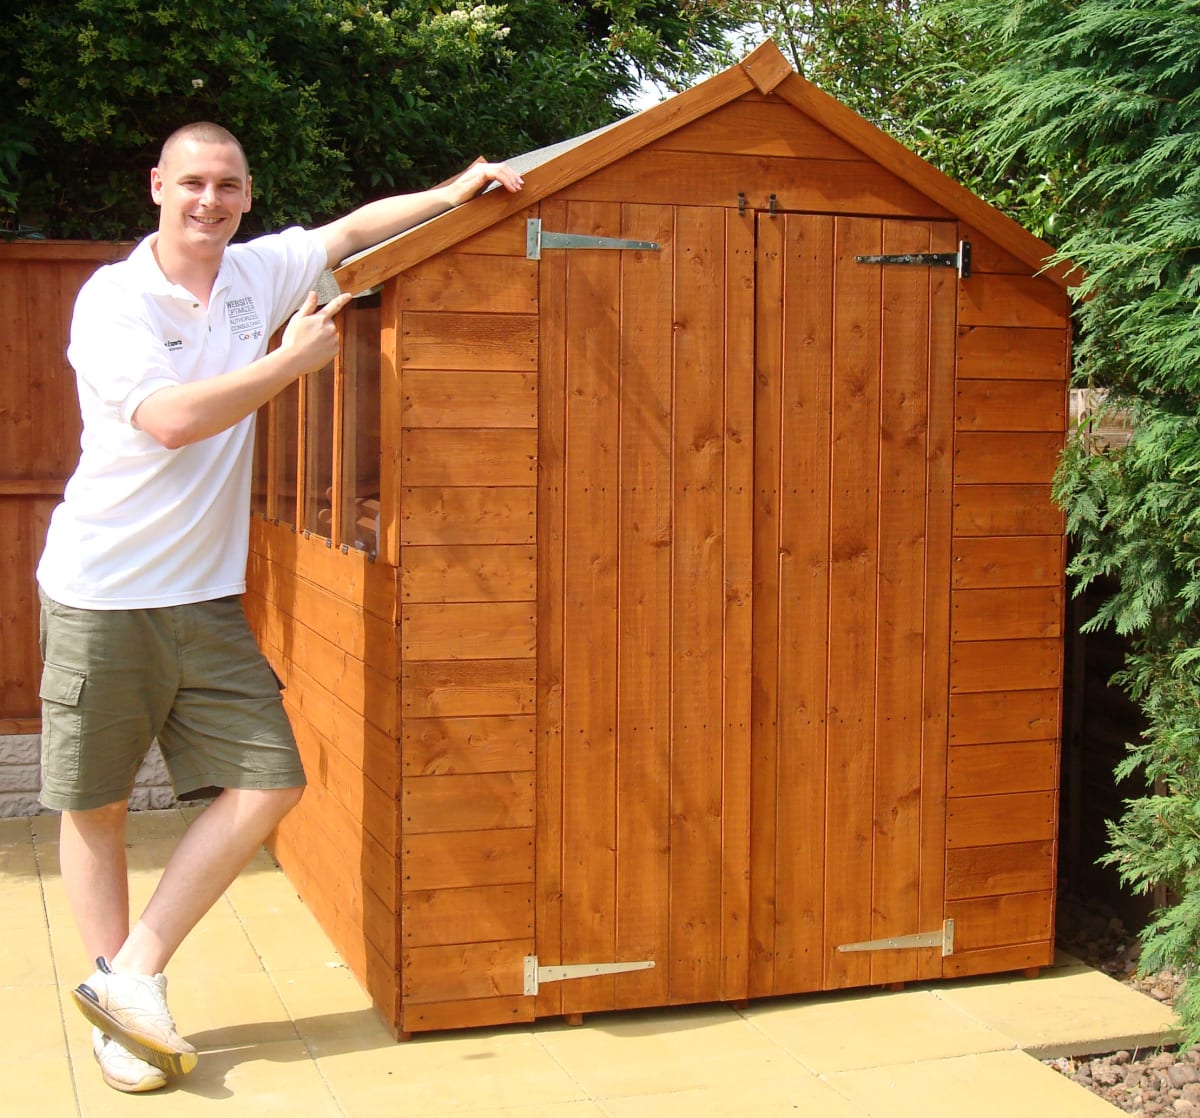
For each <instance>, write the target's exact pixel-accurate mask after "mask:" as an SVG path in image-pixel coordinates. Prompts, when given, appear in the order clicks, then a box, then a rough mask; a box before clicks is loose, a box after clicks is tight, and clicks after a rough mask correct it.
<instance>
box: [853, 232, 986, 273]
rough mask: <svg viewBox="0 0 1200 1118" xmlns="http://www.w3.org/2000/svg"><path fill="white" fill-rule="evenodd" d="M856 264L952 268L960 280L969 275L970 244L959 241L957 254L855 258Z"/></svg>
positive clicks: (909, 254) (912, 253)
mask: <svg viewBox="0 0 1200 1118" xmlns="http://www.w3.org/2000/svg"><path fill="white" fill-rule="evenodd" d="M854 261H855V263H856V264H909V265H912V266H915V267H926V268H954V269H955V270H957V272H958V274H959V276H960V277H961V278H962V279H966V278H967V277H968V276H969V275H970V274H971V242H970V241H959V242H958V251H957V252H898V253H893V254H890V255H888V254H885V255H883V256H856V257H855V258H854Z"/></svg>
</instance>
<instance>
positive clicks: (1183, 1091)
mask: <svg viewBox="0 0 1200 1118" xmlns="http://www.w3.org/2000/svg"><path fill="white" fill-rule="evenodd" d="M1058 946H1059V947H1061V948H1062V949H1063V950H1064V951H1067V952H1069V953H1070V954H1072V955H1074V956H1075V957H1076V958H1077V959H1081V960H1083V961H1084V962H1085V963H1087V964H1088V965H1089V966H1091V967H1095V968H1096V969H1097V970H1100V971H1103V972H1104V973H1105V974H1107V975H1109V976H1110V977H1112V978H1115V979H1116V980H1117V981H1119V982H1124V983H1125V984H1126V985H1128V986H1131V987H1133V988H1134V989H1135V990H1140V991H1141V992H1142V993H1143V994H1146V995H1148V996H1149V997H1152V998H1155V999H1157V1000H1158V1001H1160V1002H1163V1003H1165V1004H1167V1005H1172V1004H1174V1002H1175V997H1176V995H1177V994H1178V992H1179V988H1180V986H1181V985H1182V979H1181V977H1180V975H1179V974H1178V973H1177V972H1174V971H1170V970H1167V971H1163V972H1161V973H1159V974H1154V975H1146V976H1144V977H1139V976H1138V974H1137V962H1138V956H1139V954H1140V945H1139V944H1138V942H1137V938H1136V936H1135V935H1134V934H1133V933H1132V932H1131V931H1129V930H1128V929H1127V928H1126V927H1125V925H1124V923H1123V922H1122V921H1121V919H1120V918H1119V917H1117V916H1115V915H1114V914H1113V913H1112V911H1111V910H1110V909H1108V908H1106V907H1105V906H1103V905H1101V904H1097V903H1095V902H1090V901H1085V900H1081V899H1080V898H1078V897H1074V896H1071V895H1064V896H1061V897H1060V898H1059V910H1058ZM1045 1063H1046V1064H1047V1066H1049V1067H1052V1068H1054V1069H1055V1071H1058V1072H1060V1073H1061V1074H1063V1075H1065V1076H1067V1078H1069V1079H1073V1080H1074V1081H1075V1082H1076V1083H1078V1084H1079V1085H1080V1086H1081V1087H1086V1088H1087V1089H1088V1090H1089V1091H1091V1092H1092V1093H1093V1094H1096V1095H1099V1096H1100V1097H1101V1098H1103V1099H1105V1100H1106V1101H1107V1102H1109V1103H1111V1104H1112V1105H1113V1106H1115V1107H1117V1108H1118V1109H1120V1110H1123V1111H1125V1113H1126V1114H1133V1115H1138V1116H1141V1118H1166V1116H1171V1118H1187V1116H1192V1118H1200V1046H1197V1047H1195V1048H1190V1049H1185V1050H1180V1049H1178V1048H1161V1049H1159V1048H1154V1049H1137V1050H1135V1051H1132V1052H1130V1051H1120V1052H1110V1053H1108V1054H1107V1055H1102V1056H1078V1057H1069V1056H1068V1057H1060V1058H1059V1059H1057V1060H1046V1061H1045Z"/></svg>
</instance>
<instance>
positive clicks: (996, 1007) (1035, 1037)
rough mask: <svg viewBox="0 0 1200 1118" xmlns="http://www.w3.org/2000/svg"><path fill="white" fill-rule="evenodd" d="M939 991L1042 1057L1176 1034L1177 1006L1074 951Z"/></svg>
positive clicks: (1155, 1042)
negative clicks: (1030, 972) (1017, 973)
mask: <svg viewBox="0 0 1200 1118" xmlns="http://www.w3.org/2000/svg"><path fill="white" fill-rule="evenodd" d="M933 992H934V993H935V994H936V996H937V997H938V998H940V999H941V1000H942V1001H943V1002H945V1003H946V1004H947V1005H951V1006H954V1007H955V1008H957V1009H959V1010H961V1011H962V1012H963V1013H965V1014H967V1015H969V1016H970V1017H972V1018H974V1019H975V1020H976V1021H979V1022H981V1023H982V1024H984V1025H986V1026H987V1027H988V1028H991V1029H995V1030H996V1031H997V1032H1001V1033H1003V1034H1005V1035H1006V1036H1009V1037H1011V1038H1012V1040H1013V1043H1014V1044H1015V1045H1016V1046H1017V1047H1018V1048H1020V1049H1022V1050H1023V1051H1025V1052H1028V1053H1029V1054H1030V1055H1031V1056H1037V1057H1038V1058H1039V1059H1043V1060H1049V1059H1054V1058H1055V1057H1058V1056H1091V1055H1096V1054H1098V1053H1101V1052H1116V1051H1118V1050H1119V1049H1122V1048H1128V1049H1134V1048H1158V1047H1161V1046H1163V1045H1167V1044H1172V1043H1174V1041H1175V1037H1176V1022H1175V1014H1174V1011H1173V1010H1172V1008H1171V1007H1170V1006H1167V1005H1163V1003H1162V1002H1160V1001H1158V1000H1156V999H1155V998H1151V997H1148V996H1147V995H1145V994H1143V993H1140V992H1139V991H1137V990H1135V989H1133V988H1132V987H1130V986H1126V985H1125V984H1123V983H1121V982H1118V981H1117V980H1116V979H1114V978H1110V977H1109V976H1108V975H1106V974H1103V973H1101V972H1100V971H1098V970H1093V969H1092V968H1091V967H1088V966H1086V965H1085V964H1083V963H1081V962H1079V960H1077V959H1073V958H1071V957H1070V956H1064V955H1060V956H1059V961H1058V963H1057V964H1056V965H1055V966H1053V967H1050V968H1048V969H1046V970H1044V971H1043V972H1042V973H1041V974H1040V975H1039V976H1038V977H1037V978H1032V979H1023V978H1013V977H1011V976H1009V977H999V978H991V979H984V980H978V981H970V982H952V983H945V984H944V985H941V986H939V987H937V988H936V990H934V991H933Z"/></svg>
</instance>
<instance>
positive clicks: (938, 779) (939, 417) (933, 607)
mask: <svg viewBox="0 0 1200 1118" xmlns="http://www.w3.org/2000/svg"><path fill="white" fill-rule="evenodd" d="M957 243H958V235H957V232H956V229H955V227H954V226H953V225H948V224H942V223H938V224H935V225H934V226H933V230H932V235H931V241H930V247H931V249H932V250H933V251H934V252H953V251H954V249H955V247H956V245H957ZM930 285H931V286H930V314H929V389H928V398H929V435H928V440H927V444H926V458H927V466H926V482H925V488H926V513H925V539H926V541H927V542H926V550H927V555H926V561H925V562H926V570H925V633H926V640H925V677H924V684H923V695H922V704H923V717H922V729H921V911H920V918H919V923H920V925H921V928H920V930H921V931H929V930H931V929H933V928H937V927H938V926H940V924H941V922H942V919H943V917H944V915H945V893H946V861H945V845H946V753H947V749H948V748H949V726H950V701H949V694H950V590H951V581H952V580H951V566H952V560H951V556H952V550H953V547H952V545H953V527H952V521H953V506H954V482H953V471H954V386H955V376H956V369H955V344H956V337H955V329H956V327H955V311H956V304H957V288H958V277H957V276H956V275H955V274H954V273H953V272H951V271H949V270H943V269H940V268H939V269H935V270H934V272H933V273H932V274H931V276H930ZM918 969H919V977H920V978H922V979H926V978H936V977H939V976H940V975H941V974H942V960H941V958H940V957H939V956H938V954H937V953H936V952H922V953H921V957H920V964H919V968H918Z"/></svg>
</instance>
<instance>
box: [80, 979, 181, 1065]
mask: <svg viewBox="0 0 1200 1118" xmlns="http://www.w3.org/2000/svg"><path fill="white" fill-rule="evenodd" d="M96 968H97V969H96V972H95V973H94V974H93V975H92V976H91V977H90V978H89V979H88V980H87V981H86V982H83V983H81V984H80V985H78V986H76V987H75V989H74V990H72V991H71V995H72V997H74V999H75V1004H76V1005H77V1006H78V1007H79V1011H80V1012H81V1013H82V1014H83V1015H84V1017H86V1018H87V1019H88V1020H89V1021H90V1022H91V1023H92V1024H93V1025H95V1026H96V1027H97V1028H98V1029H100V1031H101V1032H102V1033H104V1035H105V1036H108V1037H111V1038H112V1039H114V1040H117V1041H119V1042H120V1043H121V1044H122V1045H123V1046H124V1047H125V1048H127V1049H129V1051H130V1052H132V1053H133V1054H134V1055H135V1056H137V1057H139V1058H140V1059H143V1060H146V1061H148V1062H149V1063H152V1064H154V1065H155V1067H159V1068H162V1070H163V1071H166V1072H172V1073H174V1074H175V1075H186V1074H187V1073H188V1072H189V1071H191V1070H192V1068H194V1067H195V1066H196V1058H197V1057H196V1049H195V1048H193V1047H192V1045H190V1044H189V1043H188V1042H187V1041H186V1040H184V1039H183V1037H181V1036H180V1035H179V1034H178V1033H177V1032H176V1031H175V1022H174V1021H173V1020H172V1019H171V1011H170V1010H169V1009H167V979H166V976H165V975H162V974H153V975H151V974H114V973H113V972H112V971H111V970H109V967H108V963H106V962H105V961H104V959H97V960H96Z"/></svg>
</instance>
